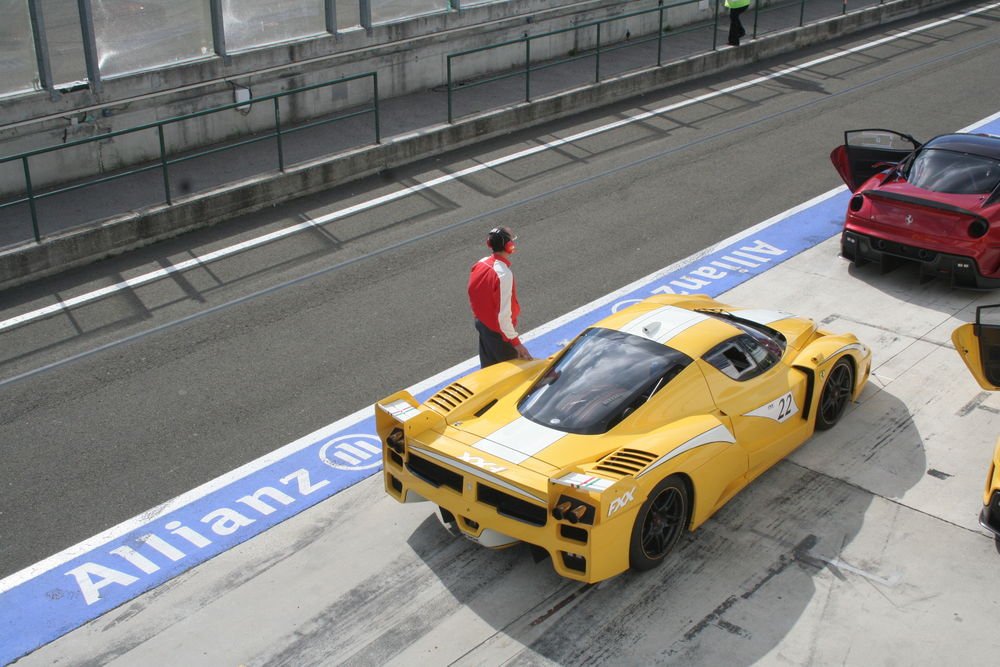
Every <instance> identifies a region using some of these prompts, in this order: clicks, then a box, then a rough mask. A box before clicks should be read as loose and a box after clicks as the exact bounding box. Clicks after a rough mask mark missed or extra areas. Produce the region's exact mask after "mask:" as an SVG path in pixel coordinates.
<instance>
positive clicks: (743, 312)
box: [375, 295, 871, 582]
mask: <svg viewBox="0 0 1000 667" xmlns="http://www.w3.org/2000/svg"><path fill="white" fill-rule="evenodd" d="M870 364H871V353H870V351H869V349H868V347H866V346H865V345H863V344H861V343H859V342H858V340H857V338H856V337H855V336H854V335H852V334H832V333H829V332H826V331H822V330H820V329H818V328H817V326H816V324H815V323H814V322H813V321H812V320H809V319H805V318H800V317H795V316H792V315H790V314H788V313H783V312H777V311H770V310H749V309H740V308H734V307H731V306H727V305H725V304H722V303H719V302H717V301H714V300H712V299H710V298H708V297H706V296H674V295H671V296H656V297H652V298H649V299H646V300H644V301H641V302H639V303H637V304H635V305H633V306H631V307H629V308H626V309H623V310H621V311H620V312H617V313H615V314H613V315H611V316H609V317H607V318H605V319H604V320H602V321H600V322H598V323H597V324H595V325H594V326H591V327H588V328H587V329H585V330H584V331H583V332H582V333H581V334H580V335H579V336H577V337H576V338H575V339H574V340H573V341H572V342H571V343H569V344H568V345H566V346H565V347H564V348H563V349H562V350H561V351H560V352H558V353H557V354H555V355H553V356H552V357H550V358H548V359H544V360H535V361H511V362H505V363H502V364H497V365H495V366H490V367H488V368H485V369H482V370H478V371H476V372H473V373H471V374H469V375H467V376H465V377H464V378H462V379H460V380H458V381H456V382H453V383H452V384H450V385H448V386H446V387H444V388H443V389H441V390H440V391H438V392H437V393H436V394H434V395H433V396H431V397H430V398H428V399H427V401H425V402H424V403H422V404H421V403H418V402H417V401H416V400H415V399H414V398H413V396H411V395H410V394H409V393H408V392H405V391H402V392H399V393H396V394H393V395H392V396H389V397H387V398H385V399H384V400H382V401H380V402H379V403H378V404H377V405H376V408H375V413H376V427H377V430H378V433H379V436H380V438H381V439H382V445H383V447H382V454H383V460H384V464H385V465H384V471H383V475H384V481H385V489H386V492H388V494H389V495H391V496H392V497H393V498H395V499H396V500H398V501H400V502H413V501H422V500H429V501H431V502H433V503H434V504H436V505H437V506H438V507H439V508H440V516H441V519H442V521H443V522H444V523H445V524H446V526H448V527H449V528H450V529H452V530H453V531H454V532H456V533H459V534H462V535H464V536H465V537H467V538H469V539H471V540H474V541H476V542H478V543H480V544H482V545H484V546H487V547H491V548H501V547H506V546H510V545H512V544H515V543H517V542H522V541H523V542H526V543H528V544H530V545H533V546H535V547H537V548H541V549H543V550H544V551H545V552H547V554H548V555H549V556H551V558H552V562H553V564H554V566H555V569H556V571H557V572H558V573H559V574H561V575H563V576H565V577H569V578H571V579H579V580H581V581H586V582H596V581H600V580H602V579H606V578H608V577H611V576H614V575H616V574H618V573H620V572H623V571H625V570H626V569H628V568H630V567H631V568H634V569H637V570H646V569H650V568H652V567H655V566H656V565H658V564H659V563H660V562H662V561H663V559H664V557H666V555H667V554H668V553H669V552H670V550H671V549H672V548H673V547H674V545H675V544H676V543H677V540H678V538H679V537H680V536H681V534H682V533H683V531H684V530H694V529H695V528H697V527H698V526H699V525H701V524H702V523H704V522H705V521H706V520H707V519H708V518H709V517H710V516H712V514H713V513H714V512H715V511H716V510H718V509H719V508H720V507H722V505H724V504H725V503H726V501H728V500H729V499H730V498H732V497H733V496H734V495H736V493H737V492H739V491H740V489H742V488H743V487H745V486H746V485H747V484H748V483H749V482H750V481H751V480H753V479H754V478H755V477H757V476H758V475H760V474H761V473H763V472H764V471H765V470H767V469H768V468H770V467H771V466H772V465H774V464H775V463H776V462H778V461H780V460H781V459H782V458H783V457H785V456H786V455H787V454H788V453H789V452H791V451H792V450H793V449H795V448H796V447H798V446H799V445H800V444H802V443H803V442H804V441H805V440H806V439H807V438H809V436H811V435H812V433H813V430H814V429H828V428H830V427H832V426H833V425H834V424H835V423H836V422H837V421H838V420H839V419H840V417H841V415H842V414H843V413H844V410H845V409H846V407H847V405H848V403H849V402H850V401H852V400H854V399H856V397H857V396H858V394H859V393H860V392H861V390H862V388H863V387H864V384H865V382H866V381H867V379H868V374H869V370H870Z"/></svg>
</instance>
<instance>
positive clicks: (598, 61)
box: [594, 23, 601, 83]
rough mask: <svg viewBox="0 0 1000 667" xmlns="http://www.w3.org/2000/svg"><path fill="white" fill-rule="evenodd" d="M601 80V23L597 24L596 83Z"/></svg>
mask: <svg viewBox="0 0 1000 667" xmlns="http://www.w3.org/2000/svg"><path fill="white" fill-rule="evenodd" d="M600 82H601V24H600V23H598V24H597V51H596V53H595V58H594V83H600Z"/></svg>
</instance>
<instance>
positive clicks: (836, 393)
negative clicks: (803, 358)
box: [816, 358, 854, 431]
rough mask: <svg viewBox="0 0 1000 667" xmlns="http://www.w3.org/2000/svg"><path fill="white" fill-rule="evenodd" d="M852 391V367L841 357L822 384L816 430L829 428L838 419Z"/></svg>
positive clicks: (845, 407)
mask: <svg viewBox="0 0 1000 667" xmlns="http://www.w3.org/2000/svg"><path fill="white" fill-rule="evenodd" d="M853 393H854V367H853V366H852V365H851V362H850V361H848V360H847V359H846V358H841V359H840V360H839V361H837V363H836V364H834V365H833V369H832V370H831V371H830V376H829V377H827V379H826V384H825V385H823V393H822V394H820V397H819V410H818V411H817V412H816V430H817V431H825V430H827V429H831V428H833V426H834V424H836V423H837V422H838V421H840V417H841V416H842V415H843V414H844V410H846V409H847V404H848V402H850V400H851V394H853Z"/></svg>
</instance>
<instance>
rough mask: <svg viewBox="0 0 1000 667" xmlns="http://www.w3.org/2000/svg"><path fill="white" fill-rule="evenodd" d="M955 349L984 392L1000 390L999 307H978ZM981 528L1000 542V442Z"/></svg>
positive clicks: (989, 475) (955, 338)
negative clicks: (973, 320) (974, 316)
mask: <svg viewBox="0 0 1000 667" xmlns="http://www.w3.org/2000/svg"><path fill="white" fill-rule="evenodd" d="M951 341H952V343H954V344H955V349H956V350H958V353H959V354H960V355H961V356H962V359H963V360H965V365H966V366H968V368H969V371H970V372H971V373H972V375H973V377H975V378H976V380H977V381H978V382H979V386H981V387H982V388H983V389H988V390H991V391H997V390H1000V304H995V305H992V306H980V307H978V308H976V323H975V324H963V325H962V326H960V327H958V328H957V329H955V331H954V332H952V334H951ZM979 525H981V526H982V527H983V528H986V529H987V530H989V531H990V532H992V533H993V534H994V536H996V539H997V541H998V542H1000V440H998V441H997V444H996V448H995V449H994V450H993V462H992V463H991V464H990V470H989V472H988V473H987V475H986V489H985V490H984V491H983V509H982V511H981V512H980V513H979Z"/></svg>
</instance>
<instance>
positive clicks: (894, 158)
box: [830, 130, 1000, 289]
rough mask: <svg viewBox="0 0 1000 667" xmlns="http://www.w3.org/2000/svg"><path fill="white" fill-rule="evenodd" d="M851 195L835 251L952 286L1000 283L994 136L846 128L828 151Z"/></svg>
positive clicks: (999, 160) (999, 148)
mask: <svg viewBox="0 0 1000 667" xmlns="http://www.w3.org/2000/svg"><path fill="white" fill-rule="evenodd" d="M830 160H832V161H833V166H834V167H836V168H837V172H838V173H839V174H840V177H841V178H843V179H844V182H845V183H847V187H849V188H850V189H851V192H853V193H854V196H853V197H851V201H850V204H849V205H848V207H847V218H846V220H845V222H844V232H843V234H842V235H841V240H840V252H841V254H842V255H843V256H844V257H846V258H847V259H849V260H851V261H852V262H853V263H854V264H855V265H858V266H860V265H862V264H867V263H868V262H874V263H877V264H879V265H880V266H881V268H882V271H883V272H885V271H890V270H892V269H894V268H895V267H896V266H898V265H899V264H900V263H901V262H906V261H909V262H916V263H918V264H919V265H920V271H921V276H922V277H925V278H928V279H930V278H934V277H942V278H946V279H948V280H950V281H951V284H952V285H953V286H955V287H971V288H981V289H987V288H994V287H1000V137H998V136H993V135H987V134H943V135H941V136H939V137H935V138H934V139H931V140H930V141H928V142H927V143H926V144H921V143H920V142H918V141H917V140H916V139H914V138H913V137H911V136H909V135H906V134H901V133H899V132H893V131H891V130H851V131H849V132H845V133H844V145H843V146H838V147H837V148H835V149H834V150H833V152H832V153H831V154H830Z"/></svg>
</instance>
